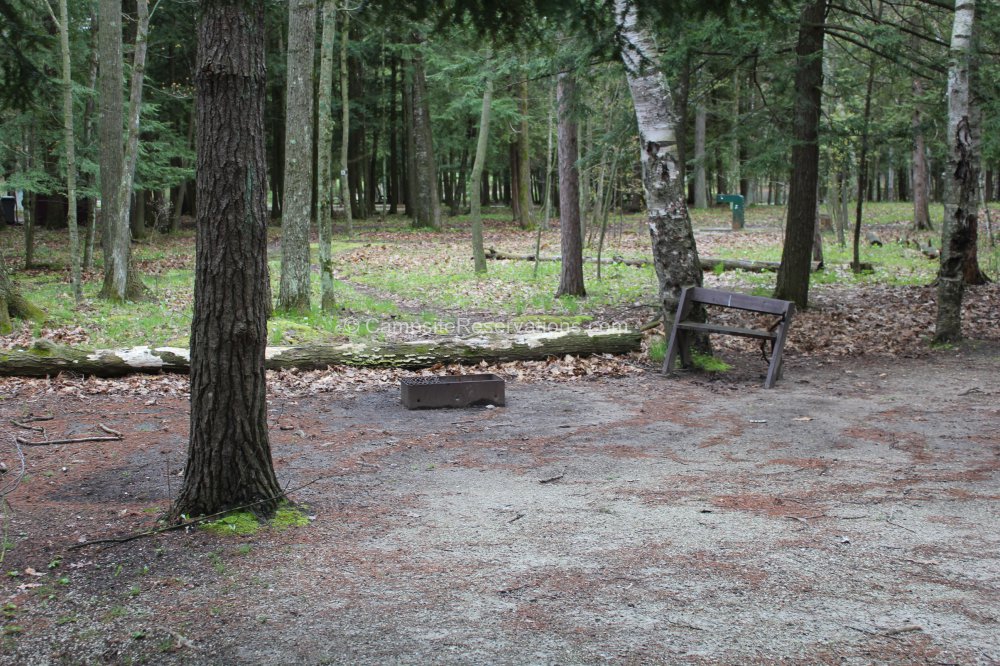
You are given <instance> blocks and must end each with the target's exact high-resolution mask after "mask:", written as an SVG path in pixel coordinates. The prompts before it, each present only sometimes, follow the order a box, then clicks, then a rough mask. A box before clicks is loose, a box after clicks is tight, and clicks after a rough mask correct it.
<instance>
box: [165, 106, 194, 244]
mask: <svg viewBox="0 0 1000 666" xmlns="http://www.w3.org/2000/svg"><path fill="white" fill-rule="evenodd" d="M193 143H194V110H193V109H192V111H191V117H190V119H189V120H188V131H187V145H188V146H191V145H192V144H193ZM184 162H185V161H184V160H181V166H185V164H184ZM187 189H188V181H187V179H184V180H183V181H182V182H181V184H180V185H179V186H178V187H177V199H176V200H174V209H173V214H172V215H171V217H170V231H171V233H176V232H177V231H180V228H181V215H183V213H184V199H185V198H186V197H187Z"/></svg>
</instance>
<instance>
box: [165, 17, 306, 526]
mask: <svg viewBox="0 0 1000 666" xmlns="http://www.w3.org/2000/svg"><path fill="white" fill-rule="evenodd" d="M197 58H198V60H197V66H196V68H195V87H196V91H197V97H196V100H197V113H198V141H197V144H198V149H197V154H198V164H197V170H196V172H197V196H198V215H197V219H198V239H197V253H196V259H195V303H194V317H193V320H192V322H191V433H190V440H189V443H188V459H187V465H186V467H185V470H184V487H183V489H182V490H181V492H180V495H179V496H178V498H177V500H176V502H175V503H174V506H173V510H172V515H173V516H174V517H179V516H181V515H204V514H209V513H215V512H218V511H224V510H226V509H229V508H233V507H237V506H242V505H246V504H250V503H253V502H260V504H257V505H256V508H255V511H258V512H261V513H264V514H268V513H271V512H273V511H274V509H275V508H276V507H277V505H278V497H279V496H280V495H281V486H280V485H279V484H278V480H277V478H276V477H275V474H274V466H273V463H272V460H271V448H270V443H269V441H268V431H267V404H266V384H265V372H264V349H265V347H266V345H267V312H268V309H269V305H270V304H269V292H270V289H269V288H268V276H267V198H266V197H267V182H266V181H267V162H266V158H265V155H264V97H265V85H266V84H265V67H264V2H263V0H243V1H242V2H231V1H229V0H202V3H201V14H200V18H199V21H198V56H197ZM310 91H311V88H310Z"/></svg>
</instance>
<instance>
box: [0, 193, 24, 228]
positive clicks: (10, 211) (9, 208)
mask: <svg viewBox="0 0 1000 666" xmlns="http://www.w3.org/2000/svg"><path fill="white" fill-rule="evenodd" d="M0 212H2V213H3V221H4V223H6V224H20V222H19V221H18V219H17V199H16V198H15V197H0Z"/></svg>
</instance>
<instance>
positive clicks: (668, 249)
mask: <svg viewBox="0 0 1000 666" xmlns="http://www.w3.org/2000/svg"><path fill="white" fill-rule="evenodd" d="M615 8H616V12H617V18H618V21H619V27H620V29H621V33H622V36H623V37H624V38H625V42H626V43H625V44H624V45H623V47H622V53H621V56H622V61H623V63H624V65H625V76H626V78H627V79H628V84H629V90H630V92H631V94H632V103H633V105H634V106H635V115H636V122H637V125H638V128H639V140H640V145H641V146H642V152H641V160H642V183H643V189H644V190H645V193H646V207H647V209H648V214H649V233H650V238H651V241H652V245H653V264H654V266H655V268H656V275H657V278H658V281H659V296H660V303H661V304H662V307H663V317H664V325H665V326H666V327H667V330H670V327H671V326H672V325H673V321H674V317H675V315H676V312H677V302H678V300H679V298H680V293H681V290H682V289H683V288H684V287H685V286H701V284H702V270H701V262H700V261H699V260H698V249H697V247H696V245H695V240H694V231H693V229H692V227H691V218H690V216H689V215H688V208H687V197H686V193H685V187H684V183H683V182H682V181H681V180H680V178H679V176H680V168H679V166H678V164H677V153H676V138H675V137H676V135H677V127H676V119H675V116H674V110H673V100H672V98H671V95H670V89H669V87H668V86H667V82H666V79H665V77H664V76H663V73H662V72H661V71H660V70H659V69H657V68H655V67H649V66H647V63H651V62H657V50H656V45H655V43H654V42H653V39H652V37H651V36H650V34H649V33H648V32H647V31H646V30H645V29H643V28H640V27H639V24H638V17H637V14H636V10H635V7H634V6H631V5H630V4H629V3H628V0H615ZM703 346H704V345H703Z"/></svg>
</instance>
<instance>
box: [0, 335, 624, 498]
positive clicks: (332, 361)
mask: <svg viewBox="0 0 1000 666" xmlns="http://www.w3.org/2000/svg"><path fill="white" fill-rule="evenodd" d="M192 342H193V340H192ZM641 345H642V333H641V332H639V331H616V330H609V331H580V330H571V331H537V332H536V331H532V332H527V333H523V334H518V335H514V336H503V335H498V334H490V335H475V336H473V337H469V338H440V339H431V340H416V341H411V342H385V343H375V344H359V343H345V344H339V345H307V346H303V347H268V348H267V350H266V361H264V363H265V364H266V366H267V369H268V370H283V369H291V368H295V369H298V370H321V369H324V368H328V367H330V366H338V365H349V366H358V367H370V368H428V367H431V366H433V365H437V364H439V363H464V364H468V365H473V364H477V363H481V362H483V361H485V362H487V363H507V362H510V361H541V360H545V359H547V358H550V357H556V358H561V357H563V356H565V355H567V354H572V355H574V356H587V355H592V354H628V353H631V352H635V351H639V349H640V348H641ZM195 353H196V352H195V351H194V348H193V347H192V354H195ZM202 360H204V359H202ZM197 363H198V360H197V359H195V360H193V361H192V360H189V353H188V350H187V349H183V348H179V347H131V348H126V349H100V350H96V351H90V350H82V349H76V348H74V347H67V346H62V345H55V344H53V343H51V342H48V341H46V340H39V341H37V342H36V343H35V346H34V347H32V348H31V349H28V350H14V351H0V376H18V377H51V376H55V375H57V374H59V373H60V372H72V373H75V374H81V375H93V376H96V377H122V376H125V375H129V374H136V373H147V374H158V373H161V372H176V373H186V372H189V371H190V372H191V382H192V393H191V400H192V403H191V404H192V412H191V418H192V442H193V440H194V434H193V429H194V427H195V425H196V422H195V421H194V419H195V409H194V405H195V403H194V400H195V394H194V383H195V381H196V377H202V376H203V375H199V374H198V367H197V366H196V365H195V364H197ZM192 368H194V370H192ZM236 370H237V369H236V368H233V371H236ZM238 376H242V375H238ZM255 381H256V380H255ZM232 388H239V387H232ZM199 395H202V396H204V395H205V393H204V392H201V393H199ZM230 395H231V394H230V393H229V392H225V393H224V394H223V395H220V397H219V398H218V401H217V403H216V404H217V407H216V408H217V409H221V410H222V411H223V412H224V413H225V414H227V415H230V416H232V414H233V412H232V411H230V410H228V409H227V405H225V404H224V403H223V402H222V401H223V400H225V399H226V398H225V397H223V396H230ZM262 397H263V396H262ZM260 404H261V405H263V399H262V400H261V403H260ZM210 416H211V415H210V414H206V413H204V410H199V414H198V418H200V419H202V420H205V419H208V418H209V417H210ZM239 418H240V420H239V421H237V422H234V423H233V424H232V427H231V428H230V430H229V431H228V432H229V433H230V435H231V436H234V437H239V438H241V441H244V442H245V437H246V436H247V435H246V433H247V432H252V431H254V430H256V427H255V426H254V424H253V423H252V421H253V419H252V418H250V419H248V418H247V417H246V416H244V415H241V416H240V417H239ZM220 420H221V417H220V419H214V420H213V422H217V421H220ZM265 432H266V431H265ZM219 434H220V435H221V434H222V433H219ZM265 443H266V442H265ZM208 445H211V446H213V447H215V450H214V454H215V455H226V454H223V451H224V450H225V449H227V448H229V443H228V442H219V441H218V440H212V442H211V443H210V442H206V441H205V440H204V439H202V440H200V441H199V446H201V447H204V446H208ZM242 446H243V444H240V445H236V446H235V448H241V447H242ZM204 454H205V456H210V455H211V454H212V452H208V451H206V452H204ZM193 455H194V452H193V451H191V450H190V449H189V457H190V456H193ZM230 455H236V454H235V452H234V453H233V454H230ZM239 455H246V454H239ZM205 459H206V460H207V457H206V458H205ZM191 465H192V462H191V459H190V458H189V462H188V469H189V470H190V469H191ZM255 465H256V463H255ZM198 471H199V473H201V472H202V470H198ZM205 471H209V470H205ZM210 472H211V473H214V474H219V475H225V474H226V473H227V472H229V473H235V472H236V470H228V469H218V470H211V471H210ZM188 473H189V472H185V478H186V479H187V476H188ZM183 496H184V494H183V493H182V497H183ZM223 508H225V507H223ZM208 512H209V511H208V510H204V509H203V510H202V511H201V513H208ZM185 513H189V512H186V511H185Z"/></svg>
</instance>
